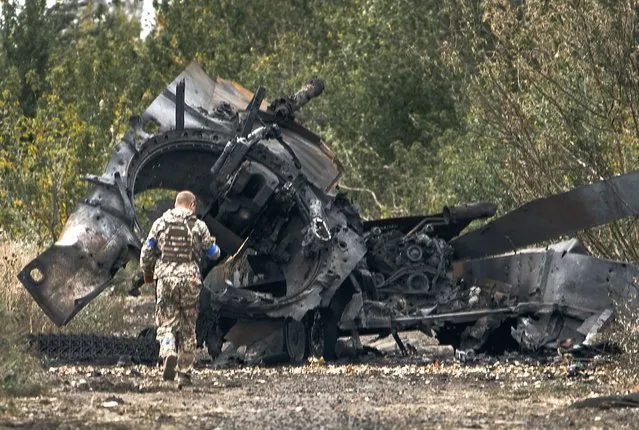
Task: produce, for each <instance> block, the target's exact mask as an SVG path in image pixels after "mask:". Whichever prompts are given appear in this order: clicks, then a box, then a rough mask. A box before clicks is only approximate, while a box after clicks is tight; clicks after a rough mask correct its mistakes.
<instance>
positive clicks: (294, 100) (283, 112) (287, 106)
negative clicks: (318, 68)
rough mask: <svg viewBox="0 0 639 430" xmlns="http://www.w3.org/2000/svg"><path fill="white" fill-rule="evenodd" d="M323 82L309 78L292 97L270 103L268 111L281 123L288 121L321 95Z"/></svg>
mask: <svg viewBox="0 0 639 430" xmlns="http://www.w3.org/2000/svg"><path fill="white" fill-rule="evenodd" d="M323 91H324V81H323V80H321V79H319V78H311V79H309V80H308V82H306V85H304V86H303V87H302V88H301V89H300V90H299V91H297V92H296V93H295V94H293V95H292V96H286V97H282V98H280V99H277V100H275V101H273V102H272V103H271V105H270V106H269V107H268V110H269V111H270V112H272V113H274V114H275V116H276V117H277V118H278V119H280V120H282V121H290V120H292V119H293V114H294V113H295V112H296V111H297V110H299V109H300V108H301V107H303V106H304V105H306V104H307V103H308V102H309V101H311V100H312V99H314V98H315V97H317V96H319V95H320V94H322V92H323Z"/></svg>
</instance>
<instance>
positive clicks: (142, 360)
mask: <svg viewBox="0 0 639 430" xmlns="http://www.w3.org/2000/svg"><path fill="white" fill-rule="evenodd" d="M28 348H29V352H30V353H31V354H33V355H35V356H37V357H40V358H43V359H46V360H50V361H54V362H59V363H91V364H117V363H120V364H126V363H134V364H149V365H154V364H157V362H158V353H159V351H160V346H159V344H158V343H157V342H156V340H155V337H154V336H150V335H148V333H144V332H143V333H141V335H140V336H138V337H132V336H102V335H94V334H84V333H80V334H58V333H39V334H30V335H29V336H28Z"/></svg>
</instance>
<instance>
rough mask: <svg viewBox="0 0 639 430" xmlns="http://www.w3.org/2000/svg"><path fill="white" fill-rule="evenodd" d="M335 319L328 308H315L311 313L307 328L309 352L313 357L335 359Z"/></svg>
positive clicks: (336, 335)
mask: <svg viewBox="0 0 639 430" xmlns="http://www.w3.org/2000/svg"><path fill="white" fill-rule="evenodd" d="M337 337H338V333H337V320H336V318H335V315H334V314H333V312H332V311H331V310H330V309H315V310H314V311H313V312H312V313H311V320H310V329H309V352H310V355H311V356H313V357H324V359H325V360H327V361H330V360H335V359H336V358H337V355H336V354H335V345H336V344H337Z"/></svg>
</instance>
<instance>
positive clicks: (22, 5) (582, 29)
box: [0, 0, 639, 367]
mask: <svg viewBox="0 0 639 430" xmlns="http://www.w3.org/2000/svg"><path fill="white" fill-rule="evenodd" d="M139 3H140V2H139V1H135V0H133V1H78V0H69V1H59V2H57V3H56V4H55V5H53V6H50V7H48V6H47V2H46V1H45V0H24V1H21V2H16V1H15V0H4V1H3V2H2V16H1V19H0V202H2V204H1V205H0V231H4V233H3V236H0V246H3V247H4V251H3V252H4V254H2V255H5V256H7V255H10V254H11V253H12V252H13V253H16V252H17V253H18V254H19V255H26V256H27V257H20V258H24V259H25V261H26V259H27V258H28V257H32V256H33V255H35V253H36V249H37V247H42V246H45V245H47V244H50V243H52V241H53V240H55V238H56V237H57V235H58V234H59V232H60V230H61V228H62V226H63V225H64V222H65V220H66V218H67V216H68V215H69V214H70V212H71V211H72V210H73V205H74V203H75V202H76V201H78V200H79V198H80V197H81V196H82V194H83V193H84V192H85V191H86V186H87V185H86V183H84V181H83V180H82V176H83V175H84V174H86V173H97V172H100V171H101V170H102V168H103V166H104V165H105V163H106V161H107V158H108V156H109V153H110V151H111V149H112V148H113V146H114V145H115V144H116V143H117V141H118V140H119V139H120V138H121V137H122V135H123V133H124V132H125V130H126V128H127V126H128V118H129V117H130V116H132V115H135V114H140V113H141V112H142V111H143V110H144V108H145V107H146V106H147V105H148V104H149V103H150V102H151V101H152V100H153V99H154V98H155V96H156V95H157V94H158V92H159V91H160V90H161V89H162V88H163V87H164V86H165V85H166V83H167V82H169V81H170V80H171V79H172V78H173V77H174V76H175V75H177V74H178V73H179V72H180V71H181V70H182V69H183V68H184V67H185V66H186V65H187V64H188V63H190V62H191V61H192V60H197V61H199V62H200V64H201V65H202V66H203V68H204V69H205V70H206V71H207V72H208V73H209V74H211V75H219V76H222V77H225V78H228V79H233V80H236V81H238V82H240V83H241V84H243V85H244V86H246V87H247V88H255V87H256V86H257V85H263V86H265V87H266V88H267V89H268V91H269V92H268V94H269V95H270V96H271V97H276V96H278V95H281V94H289V93H292V92H293V91H295V90H296V89H297V88H299V87H300V85H301V84H302V83H303V82H305V81H306V80H307V79H308V78H309V77H312V76H319V77H322V78H323V79H324V80H325V81H326V84H327V89H326V91H325V93H324V94H323V95H322V97H320V98H319V99H317V100H315V101H313V103H311V104H310V105H309V106H308V107H307V108H305V110H304V112H303V113H302V114H301V118H300V119H301V120H302V121H303V122H304V123H305V124H307V125H308V126H309V127H310V128H311V129H313V130H314V131H315V132H317V133H318V134H320V135H322V136H323V137H324V139H325V141H326V142H327V143H328V145H329V146H331V147H332V149H333V150H334V151H335V152H336V153H337V155H338V157H339V158H340V159H341V160H342V162H343V164H344V165H345V167H346V175H345V179H344V181H343V183H342V186H343V188H344V189H346V190H350V194H351V197H352V198H353V199H354V200H356V201H357V202H358V203H359V204H360V206H361V208H362V213H363V214H364V215H365V216H367V217H384V216H392V215H409V214H421V213H428V212H437V211H439V210H440V209H441V207H442V206H443V205H444V204H457V203H464V202H472V201H492V202H495V203H497V204H498V205H499V210H500V212H501V213H503V212H505V211H508V210H510V209H512V208H514V207H516V206H517V205H519V204H521V203H523V202H525V201H528V200H531V199H534V198H538V197H543V196H546V195H550V194H554V193H557V192H562V191H567V190H569V189H571V188H573V187H575V186H579V185H583V184H586V183H590V182H594V181H598V180H600V179H605V178H609V177H612V176H614V175H618V174H621V173H624V172H627V171H631V170H634V169H637V168H639V159H638V157H639V50H638V48H639V6H637V3H636V2H635V1H631V0H614V1H613V0H562V1H547V0H332V1H330V2H326V1H320V0H271V1H268V2H266V1H251V0H206V1H204V0H189V1H186V0H183V1H178V0H173V1H170V0H158V1H155V4H154V6H155V8H156V12H157V16H156V23H155V26H154V27H153V28H152V30H151V32H150V33H149V34H148V35H147V36H146V37H144V38H142V37H140V32H141V24H140V20H139V13H136V11H138V10H139V7H140V4H139ZM581 239H582V240H584V241H585V242H586V243H587V245H589V246H590V247H591V249H593V251H594V252H595V253H597V254H598V255H600V256H604V257H610V258H617V259H623V260H627V261H634V262H636V261H639V241H638V240H637V239H639V229H638V227H637V220H636V219H631V220H625V221H620V222H617V223H614V224H612V225H609V226H606V227H602V228H598V229H594V230H591V231H587V232H584V233H583V234H582V235H581ZM9 258H14V257H7V258H5V260H6V261H5V262H0V265H4V266H2V267H4V268H5V272H6V273H5V274H6V276H5V277H3V278H2V280H3V282H4V284H3V285H2V288H3V289H2V290H1V291H2V294H0V312H5V313H6V312H8V313H10V314H12V315H15V310H16V309H22V313H24V314H25V315H27V313H28V312H27V311H26V310H25V309H27V308H26V307H25V306H27V305H25V304H24V303H22V302H19V301H16V299H15V297H14V296H13V295H14V294H16V293H15V289H19V288H20V287H19V286H16V281H15V276H14V272H13V271H14V270H15V269H16V268H19V267H17V266H19V264H18V263H16V262H15V261H13V263H11V264H9V263H7V262H8V261H9V260H8V259H9ZM16 271H17V270H16ZM20 291H22V290H20ZM22 294H24V292H23V291H22ZM16 303H20V304H19V305H16ZM25 303H26V302H25ZM12 310H13V311H14V312H13V313H11V312H12ZM24 318H26V319H27V320H29V318H30V317H29V316H24ZM43 324H44V323H43ZM3 326H4V329H5V331H7V332H9V331H11V330H9V327H10V326H9V325H4V324H3ZM18 326H20V327H22V328H23V329H25V327H28V324H26V325H25V323H24V320H21V322H19V323H18ZM7 336H8V335H7ZM7 336H4V337H2V336H1V335H0V339H4V341H5V342H6V341H7V340H6V339H8V337H7ZM9 343H10V342H9ZM1 366H2V363H0V367H1Z"/></svg>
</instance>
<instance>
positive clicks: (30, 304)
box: [0, 233, 125, 395]
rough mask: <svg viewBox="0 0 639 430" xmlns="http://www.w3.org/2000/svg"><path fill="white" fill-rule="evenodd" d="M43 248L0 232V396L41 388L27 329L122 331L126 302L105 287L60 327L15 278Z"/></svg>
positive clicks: (30, 331)
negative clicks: (65, 324)
mask: <svg viewBox="0 0 639 430" xmlns="http://www.w3.org/2000/svg"><path fill="white" fill-rule="evenodd" d="M40 251H41V249H38V247H37V246H35V245H34V244H32V243H29V242H26V241H23V240H11V239H9V238H8V237H6V236H3V235H2V233H0V394H1V393H4V394H10V395H27V394H33V393H35V392H37V391H38V389H39V385H38V384H37V383H36V382H34V381H37V380H38V377H37V375H38V372H39V371H40V370H39V368H40V366H39V363H38V361H37V360H35V359H33V358H31V357H29V356H28V354H27V352H26V346H27V344H26V339H27V335H28V334H29V333H40V332H56V333H60V332H62V333H69V332H90V333H100V334H112V333H117V332H119V331H121V330H122V328H123V324H124V319H123V317H124V312H125V310H124V300H123V298H122V297H121V296H120V295H114V294H112V289H108V290H107V291H104V292H103V293H102V294H101V295H100V296H98V297H97V298H96V299H95V300H93V301H92V302H91V303H90V304H89V305H88V306H87V307H86V308H85V309H83V310H82V311H81V312H80V313H78V315H76V317H75V318H74V319H73V320H72V321H71V322H70V323H69V324H68V325H67V326H65V327H61V328H60V327H56V326H55V324H53V323H52V322H51V321H50V320H49V319H48V317H47V316H46V315H45V314H44V312H43V311H42V309H40V308H39V307H38V305H37V304H36V303H35V301H34V300H33V298H32V297H31V295H30V294H29V293H28V292H27V290H26V289H25V288H24V287H23V286H22V284H21V283H20V281H19V280H18V278H17V274H18V272H19V271H20V270H21V269H22V268H23V267H24V266H25V265H26V264H27V263H28V262H29V261H31V260H32V259H33V258H35V257H36V256H37V255H38V253H39V252H40Z"/></svg>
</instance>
